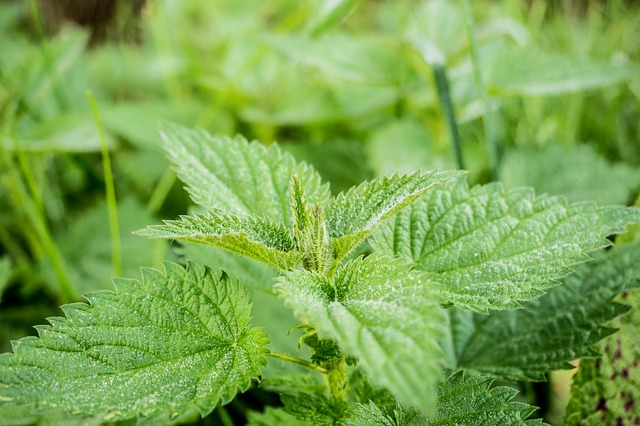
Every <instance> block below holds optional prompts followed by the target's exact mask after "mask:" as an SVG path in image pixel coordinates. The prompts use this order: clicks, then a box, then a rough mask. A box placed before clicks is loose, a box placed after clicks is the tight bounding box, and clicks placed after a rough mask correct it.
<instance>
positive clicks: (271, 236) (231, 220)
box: [138, 212, 302, 271]
mask: <svg viewBox="0 0 640 426" xmlns="http://www.w3.org/2000/svg"><path fill="white" fill-rule="evenodd" d="M164 223H165V224H164V225H153V226H149V227H147V228H145V229H142V230H140V231H138V234H141V235H146V236H148V237H152V238H172V239H178V240H182V241H188V242H194V243H202V244H207V245H210V246H214V247H220V248H222V249H225V250H228V251H231V252H234V253H237V254H241V255H243V256H247V257H249V258H252V259H255V260H258V261H260V262H263V263H265V264H266V265H269V266H271V267H274V268H276V269H280V270H283V271H286V270H289V269H292V268H293V267H294V266H296V265H297V264H299V263H300V260H301V259H302V255H301V254H299V253H297V252H294V251H293V250H294V249H295V244H294V241H293V238H292V236H291V235H290V233H289V231H288V230H287V229H285V228H284V226H282V224H275V223H273V222H271V221H270V220H268V219H266V218H260V217H255V216H254V217H237V216H234V215H225V214H217V213H215V212H212V213H209V214H206V215H202V214H194V215H191V216H181V217H180V220H166V221H164Z"/></svg>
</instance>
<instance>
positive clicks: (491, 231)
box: [372, 181, 640, 313]
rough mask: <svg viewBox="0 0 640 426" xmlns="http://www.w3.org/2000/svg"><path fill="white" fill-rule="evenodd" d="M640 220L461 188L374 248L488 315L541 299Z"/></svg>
mask: <svg viewBox="0 0 640 426" xmlns="http://www.w3.org/2000/svg"><path fill="white" fill-rule="evenodd" d="M639 219H640V210H639V209H632V208H626V207H597V206H596V205H595V204H590V203H576V204H571V205H567V203H566V201H565V200H564V199H562V198H559V197H550V196H547V195H541V196H537V197H536V196H534V194H533V192H532V191H531V190H530V189H526V188H522V189H516V190H511V191H506V192H505V191H504V190H503V188H502V187H501V186H500V185H499V184H490V185H486V186H476V187H474V188H472V189H469V188H468V186H467V184H466V182H464V181H456V182H452V183H450V184H447V185H444V186H441V187H438V188H436V189H434V190H432V191H430V192H429V193H427V194H426V195H425V196H424V197H422V198H421V199H420V200H418V201H417V202H416V203H414V204H413V205H411V206H410V207H409V208H407V209H406V210H404V211H402V212H400V213H399V214H398V215H397V216H396V217H395V219H394V220H391V221H389V222H387V223H386V224H384V225H383V226H382V228H381V230H380V232H379V233H377V234H376V235H375V236H374V238H373V241H372V246H373V248H374V249H375V250H376V251H379V252H382V253H385V254H390V255H391V254H392V255H396V256H399V257H401V258H405V259H409V260H410V261H412V262H413V263H414V264H415V265H416V266H417V267H418V268H419V269H421V270H423V271H426V272H429V279H431V280H433V281H436V282H438V283H440V291H441V294H442V297H443V299H445V300H446V301H448V302H450V303H453V304H454V305H457V306H459V307H462V308H466V309H471V310H474V311H478V312H483V313H484V312H487V311H488V310H489V309H500V310H504V309H513V308H518V307H520V303H519V302H518V301H521V300H529V299H533V298H536V297H539V296H541V295H542V294H543V293H544V290H545V289H547V288H549V287H553V286H555V285H557V280H558V279H559V278H561V277H563V276H564V275H566V274H568V273H569V272H570V271H571V269H570V268H571V267H572V266H574V265H576V264H577V263H580V262H584V261H586V260H587V259H588V256H587V253H588V252H590V251H593V250H596V249H599V248H601V247H606V246H608V245H610V244H611V243H610V241H609V240H607V239H606V238H605V237H606V236H608V235H611V234H616V233H620V232H623V231H624V228H625V225H627V224H629V223H632V222H635V221H638V220H639Z"/></svg>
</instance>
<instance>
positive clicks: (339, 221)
mask: <svg viewBox="0 0 640 426" xmlns="http://www.w3.org/2000/svg"><path fill="white" fill-rule="evenodd" d="M463 173H464V172H460V171H453V170H450V171H444V172H440V171H432V172H428V173H421V172H416V173H413V174H409V175H402V176H399V175H394V176H391V177H381V178H378V179H376V180H373V181H370V182H365V183H362V184H361V185H359V186H357V187H354V188H351V189H350V190H349V191H348V192H346V193H340V194H338V196H337V197H336V198H334V199H333V200H331V202H330V203H329V204H328V205H327V208H326V218H327V228H328V230H329V235H330V236H331V238H333V239H334V241H333V249H334V253H335V256H336V258H337V259H342V258H343V257H344V256H346V255H347V254H348V253H349V252H350V251H351V250H353V249H354V248H355V247H356V246H357V245H358V244H360V243H361V242H362V241H364V240H365V239H366V238H367V237H368V236H369V235H371V233H372V232H373V231H374V230H375V229H376V228H377V227H378V226H379V225H380V224H381V223H382V222H384V221H385V220H386V219H387V218H388V217H390V216H391V215H393V214H395V213H397V212H398V211H400V210H402V209H403V208H405V207H406V206H408V205H409V204H411V203H412V202H414V201H415V200H416V199H417V198H418V197H420V196H421V195H423V194H425V193H426V192H428V191H429V190H431V189H433V188H434V187H436V186H438V185H440V184H442V183H444V182H446V181H448V180H451V179H453V178H456V177H458V176H461V175H462V174H463Z"/></svg>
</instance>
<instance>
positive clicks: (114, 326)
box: [0, 263, 267, 421]
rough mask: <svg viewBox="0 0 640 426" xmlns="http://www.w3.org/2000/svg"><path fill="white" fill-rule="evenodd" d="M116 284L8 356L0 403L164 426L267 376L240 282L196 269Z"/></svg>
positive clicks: (150, 273) (2, 365)
mask: <svg viewBox="0 0 640 426" xmlns="http://www.w3.org/2000/svg"><path fill="white" fill-rule="evenodd" d="M115 285H116V292H115V293H114V292H106V291H105V292H99V293H94V294H93V295H90V296H88V299H89V301H90V303H91V305H87V304H84V303H75V304H71V305H65V306H64V307H63V310H64V312H65V314H66V318H59V317H57V318H50V320H49V321H50V322H51V326H40V327H38V332H39V334H40V337H39V338H35V337H32V338H30V337H27V338H23V339H21V340H18V341H16V342H14V353H13V354H3V355H2V356H0V401H5V402H12V401H14V402H17V403H30V402H31V403H34V404H36V406H37V407H38V408H40V409H44V410H46V409H57V410H60V409H62V410H66V411H69V412H82V413H84V414H102V415H104V419H105V420H118V419H125V418H132V417H140V418H142V419H153V420H154V421H166V420H167V419H169V418H170V419H174V418H179V417H180V416H182V415H186V414H190V413H194V412H197V413H199V414H201V415H204V414H207V413H209V412H211V410H213V408H214V407H215V406H216V404H218V403H220V402H222V403H225V402H228V401H229V400H230V399H231V398H232V397H233V396H234V395H235V394H236V393H237V392H238V391H240V390H243V389H246V388H247V387H248V386H249V383H250V380H251V378H253V377H257V376H258V375H259V373H260V366H261V365H262V364H264V363H265V354H264V352H265V350H264V349H263V347H264V345H265V344H266V343H267V339H266V336H265V334H264V333H262V332H261V331H259V330H257V329H251V328H249V314H250V309H251V305H250V304H249V300H248V294H247V293H246V292H245V291H244V290H243V289H242V288H241V287H240V285H239V284H238V283H235V282H231V281H230V280H229V279H227V278H226V276H225V275H222V276H218V275H216V274H214V273H213V272H212V271H211V270H209V269H206V268H204V267H201V266H198V265H196V264H193V263H190V264H189V265H188V266H187V268H186V269H183V268H182V267H180V266H178V265H175V264H166V265H165V272H160V271H156V270H152V269H145V270H143V280H142V281H137V280H127V279H117V280H115ZM162 419H164V420H162Z"/></svg>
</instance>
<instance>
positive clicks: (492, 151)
mask: <svg viewBox="0 0 640 426" xmlns="http://www.w3.org/2000/svg"><path fill="white" fill-rule="evenodd" d="M463 4H464V11H465V24H466V27H467V37H468V38H469V45H470V47H471V63H472V65H473V77H474V80H475V85H476V90H477V91H478V94H479V96H480V101H481V102H482V108H483V110H484V113H483V121H484V137H485V139H486V141H487V145H488V148H489V162H490V165H491V173H492V176H493V179H494V180H498V179H499V178H500V175H499V171H498V169H499V167H500V157H499V152H498V141H497V140H496V138H495V133H494V128H493V117H492V115H493V114H492V112H491V104H490V103H489V95H488V94H487V89H486V87H485V85H484V81H483V79H482V71H481V69H480V55H479V53H478V51H479V49H478V37H477V36H476V26H475V21H474V19H473V8H472V6H471V0H463Z"/></svg>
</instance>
